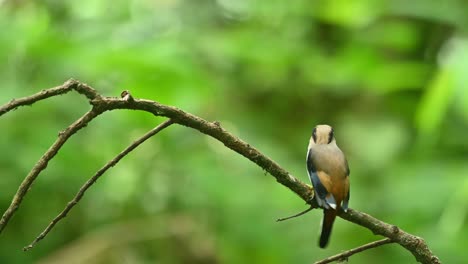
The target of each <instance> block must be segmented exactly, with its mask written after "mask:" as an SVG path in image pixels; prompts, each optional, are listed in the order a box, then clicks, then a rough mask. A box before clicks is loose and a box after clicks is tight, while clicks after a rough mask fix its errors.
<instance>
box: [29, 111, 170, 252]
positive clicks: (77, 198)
mask: <svg viewBox="0 0 468 264" xmlns="http://www.w3.org/2000/svg"><path fill="white" fill-rule="evenodd" d="M172 124H173V122H172V120H170V119H169V120H167V121H165V122H163V123H161V124H160V125H158V126H157V127H155V128H153V129H151V130H150V131H149V132H147V133H146V134H144V135H143V136H142V137H141V138H139V139H138V140H136V141H135V142H133V143H132V144H131V145H130V146H128V147H127V148H125V150H123V151H122V152H120V153H119V154H118V155H117V156H116V157H115V158H113V159H112V160H110V161H109V162H108V163H106V165H104V166H103V167H102V168H101V169H100V170H98V171H97V172H96V174H94V176H93V177H91V178H90V179H89V180H88V181H87V182H86V183H85V184H84V185H83V186H82V187H81V188H80V190H79V191H78V193H77V194H76V195H75V197H74V198H73V199H72V200H71V201H70V202H69V203H68V204H67V206H65V208H64V209H63V211H62V212H60V214H58V215H57V216H56V217H55V218H54V219H53V220H52V222H50V223H49V225H48V226H47V227H46V228H45V229H44V231H42V233H41V234H40V235H39V236H38V237H36V239H34V241H33V242H32V243H31V244H29V245H28V246H26V247H24V248H23V250H24V251H28V250H30V249H31V248H33V247H34V246H35V245H36V243H37V242H39V241H40V240H42V239H43V238H44V237H45V236H46V235H47V234H48V233H49V232H50V230H52V228H53V227H54V226H55V224H57V223H58V222H59V221H60V220H62V219H63V218H65V217H66V216H67V214H68V212H70V210H71V209H72V208H73V207H74V206H75V205H76V204H77V203H78V202H79V201H80V200H81V198H82V197H83V195H84V193H85V192H86V191H87V190H88V189H89V187H91V185H93V184H94V183H95V182H96V181H97V180H98V179H99V177H101V176H102V175H103V174H104V173H105V172H106V171H107V170H108V169H110V168H112V167H114V166H115V165H116V164H117V163H118V162H119V161H120V160H121V159H123V158H124V157H125V156H127V154H128V153H130V152H131V151H132V150H134V149H135V148H137V147H138V146H139V145H141V144H142V143H143V142H145V141H146V140H147V139H149V138H150V137H152V136H154V135H156V134H157V133H159V132H160V131H161V130H163V129H165V128H166V127H168V126H170V125H172Z"/></svg>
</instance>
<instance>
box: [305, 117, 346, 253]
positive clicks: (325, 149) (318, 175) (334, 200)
mask: <svg viewBox="0 0 468 264" xmlns="http://www.w3.org/2000/svg"><path fill="white" fill-rule="evenodd" d="M307 172H308V173H309V177H310V180H311V182H312V185H313V186H314V191H315V199H316V200H317V204H318V205H319V206H320V207H321V208H323V222H322V232H321V234H320V240H319V246H320V247H321V248H324V247H326V246H327V243H328V239H329V238H330V234H331V230H332V226H333V222H334V221H335V218H336V215H337V213H338V210H340V209H343V210H344V211H345V212H346V210H347V209H348V202H349V168H348V162H347V161H346V157H345V156H344V154H343V152H342V151H341V149H340V148H339V147H338V146H337V145H336V140H335V137H334V134H333V128H332V127H331V126H329V125H318V126H316V127H315V128H314V130H313V131H312V137H311V138H310V140H309V147H308V149H307Z"/></svg>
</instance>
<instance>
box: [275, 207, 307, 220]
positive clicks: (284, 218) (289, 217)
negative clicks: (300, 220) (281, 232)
mask: <svg viewBox="0 0 468 264" xmlns="http://www.w3.org/2000/svg"><path fill="white" fill-rule="evenodd" d="M314 208H315V207H314V206H311V207H309V208H307V209H305V210H304V211H302V212H300V213H297V214H295V215H291V216H288V217H283V218H278V219H276V222H282V221H286V220H289V219H292V218H296V217H298V216H301V215H303V214H306V213H307V212H309V211H311V210H312V209H314Z"/></svg>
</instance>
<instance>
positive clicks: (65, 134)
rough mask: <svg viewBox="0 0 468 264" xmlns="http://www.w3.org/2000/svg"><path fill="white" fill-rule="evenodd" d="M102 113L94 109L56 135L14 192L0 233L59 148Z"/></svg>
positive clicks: (0, 223)
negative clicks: (52, 142)
mask: <svg viewBox="0 0 468 264" xmlns="http://www.w3.org/2000/svg"><path fill="white" fill-rule="evenodd" d="M101 113H102V111H99V110H97V109H95V108H93V109H91V110H90V111H88V112H87V113H86V114H85V115H83V116H82V117H80V118H79V119H78V120H77V121H75V122H74V123H73V124H71V125H70V126H69V127H67V128H66V129H65V130H63V131H61V132H60V133H59V135H58V138H57V140H56V141H55V142H54V144H52V146H51V147H50V148H49V149H48V150H47V151H46V152H45V153H44V155H42V157H41V158H40V159H39V160H38V161H37V163H36V164H35V165H34V167H33V168H32V169H31V171H30V172H29V173H28V175H27V176H26V178H24V180H23V182H21V184H20V186H19V188H18V191H17V192H16V194H15V196H14V197H13V200H12V201H11V204H10V206H9V207H8V208H7V210H6V211H5V213H4V214H3V216H2V218H1V219H0V233H1V232H2V231H3V229H4V228H5V226H6V225H7V224H8V221H9V220H10V219H11V217H12V216H13V214H14V213H15V212H16V210H17V209H18V208H19V206H20V204H21V202H22V201H23V198H24V196H25V195H26V194H27V193H28V191H29V189H30V187H31V185H32V184H33V182H34V180H35V179H36V178H37V176H38V175H39V174H40V173H41V172H42V171H43V170H44V169H45V168H46V167H47V164H48V163H49V161H50V160H51V159H52V158H53V157H55V155H56V154H57V152H58V151H59V150H60V148H61V147H62V146H63V144H65V142H67V140H68V139H69V138H70V137H71V136H72V135H73V134H75V133H76V132H78V130H80V129H82V128H83V127H85V126H86V125H87V124H88V123H89V122H91V120H93V119H94V118H95V117H97V116H98V115H100V114H101Z"/></svg>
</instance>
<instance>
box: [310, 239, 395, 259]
mask: <svg viewBox="0 0 468 264" xmlns="http://www.w3.org/2000/svg"><path fill="white" fill-rule="evenodd" d="M389 243H393V241H392V240H391V239H390V238H384V239H381V240H377V241H374V242H371V243H368V244H365V245H362V246H360V247H357V248H353V249H350V250H347V251H345V252H343V253H340V254H336V255H334V256H331V257H328V258H326V259H323V260H320V261H317V262H315V263H314V264H326V263H331V262H333V261H344V260H347V259H348V258H349V257H351V256H352V255H354V254H356V253H359V252H362V251H364V250H368V249H371V248H375V247H379V246H382V245H385V244H389Z"/></svg>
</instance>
